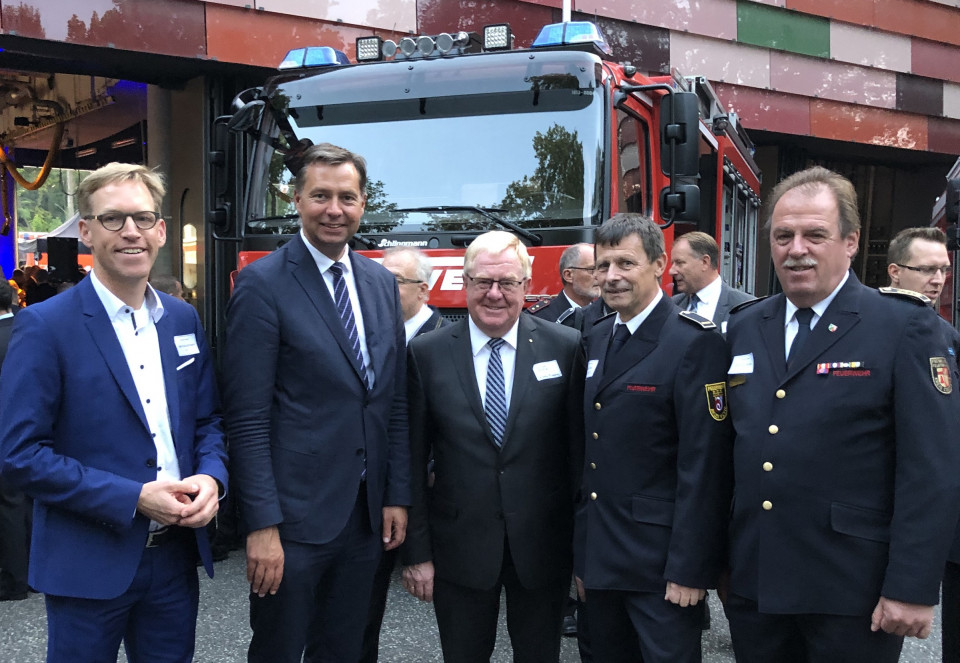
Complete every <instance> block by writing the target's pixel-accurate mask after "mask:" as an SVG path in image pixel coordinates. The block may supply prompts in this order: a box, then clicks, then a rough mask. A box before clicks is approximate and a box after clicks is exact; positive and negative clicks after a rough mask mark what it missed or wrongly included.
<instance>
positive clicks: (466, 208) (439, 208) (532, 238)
mask: <svg viewBox="0 0 960 663" xmlns="http://www.w3.org/2000/svg"><path fill="white" fill-rule="evenodd" d="M392 211H394V212H473V213H475V214H479V215H480V216H482V217H484V218H486V219H490V220H491V221H493V222H494V223H496V224H497V225H501V226H503V227H504V228H509V229H510V230H512V231H513V232H515V233H517V234H518V235H520V236H521V237H523V238H524V239H525V240H527V241H528V242H530V243H531V244H533V245H534V246H540V245H541V244H543V238H542V237H540V235H536V234H534V233H532V232H530V231H529V230H527V229H526V228H523V227H521V226H518V225H517V224H516V223H514V222H513V221H507V220H506V219H501V218H500V217H499V216H497V215H496V214H494V213H493V212H491V211H489V210H485V209H483V208H482V207H475V206H473V205H432V206H429V207H404V208H403V209H397V210H392ZM497 211H498V212H500V211H503V210H497Z"/></svg>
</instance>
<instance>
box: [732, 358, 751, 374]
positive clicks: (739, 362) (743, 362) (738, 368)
mask: <svg viewBox="0 0 960 663" xmlns="http://www.w3.org/2000/svg"><path fill="white" fill-rule="evenodd" d="M727 373H729V374H730V375H743V374H744V373H753V353H752V352H751V353H750V354H746V355H737V356H736V357H734V358H733V361H732V362H730V370H728V371H727Z"/></svg>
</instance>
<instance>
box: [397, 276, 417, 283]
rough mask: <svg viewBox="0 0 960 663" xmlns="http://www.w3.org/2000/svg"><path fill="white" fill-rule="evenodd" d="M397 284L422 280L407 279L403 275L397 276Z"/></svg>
mask: <svg viewBox="0 0 960 663" xmlns="http://www.w3.org/2000/svg"><path fill="white" fill-rule="evenodd" d="M396 279H397V285H407V284H408V283H423V281H418V280H417V279H408V278H404V277H403V276H397V277H396Z"/></svg>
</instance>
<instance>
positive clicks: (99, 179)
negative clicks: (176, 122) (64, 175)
mask: <svg viewBox="0 0 960 663" xmlns="http://www.w3.org/2000/svg"><path fill="white" fill-rule="evenodd" d="M131 180H133V181H136V182H140V183H141V184H143V185H144V186H145V187H147V191H149V192H150V196H151V197H152V198H153V205H154V209H153V210H152V211H154V212H160V211H161V210H160V206H161V205H162V204H163V196H164V195H165V194H166V193H167V189H166V186H164V183H163V175H161V174H160V173H158V172H157V171H155V170H151V169H150V168H147V167H146V166H141V165H139V164H133V163H117V162H116V161H114V162H113V163H108V164H107V165H106V166H103V167H102V168H97V169H96V170H95V171H93V172H92V173H90V174H89V175H87V176H86V177H85V178H83V181H82V182H80V184H79V186H77V208H78V209H79V210H80V216H82V217H88V216H90V215H91V214H93V209H92V208H91V207H90V198H91V196H93V194H94V193H96V192H97V191H99V190H100V189H102V188H103V187H105V186H109V185H111V184H119V183H120V182H128V181H131ZM137 211H138V212H145V211H147V210H137Z"/></svg>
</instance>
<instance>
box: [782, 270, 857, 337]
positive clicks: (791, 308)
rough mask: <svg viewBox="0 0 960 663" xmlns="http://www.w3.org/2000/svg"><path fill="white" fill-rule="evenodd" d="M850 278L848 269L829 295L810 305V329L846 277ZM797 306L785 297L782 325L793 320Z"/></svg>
mask: <svg viewBox="0 0 960 663" xmlns="http://www.w3.org/2000/svg"><path fill="white" fill-rule="evenodd" d="M848 278H850V270H847V273H846V274H844V275H843V278H842V279H840V283H839V285H837V287H836V288H834V289H833V292H831V293H830V294H829V295H827V296H826V297H824V298H823V299H821V300H820V301H819V302H817V303H816V304H814V305H813V306H811V307H810V308H812V309H813V318H812V319H811V320H810V329H813V328H814V327H815V326H816V324H817V321H818V320H819V319H820V318H821V317H822V316H823V313H824V311H826V310H827V307H828V306H830V302H832V301H833V298H834V297H836V296H837V293H838V292H840V288H842V287H843V284H844V283H846V282H847V279H848ZM797 309H798V306H797V305H796V304H794V303H793V302H791V301H790V298H789V297H788V298H787V308H786V311H785V318H784V321H783V326H784V327H786V326H787V325H789V324H790V323H791V322H792V321H793V316H795V315H796V313H797Z"/></svg>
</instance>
